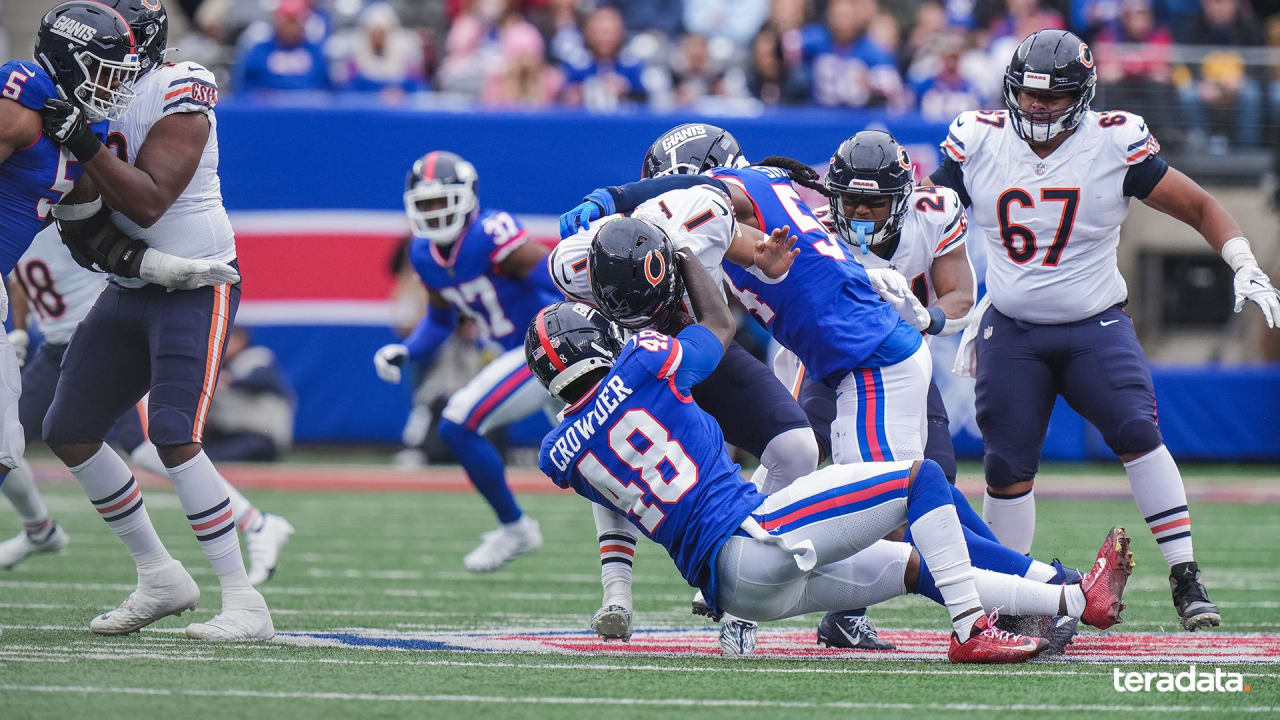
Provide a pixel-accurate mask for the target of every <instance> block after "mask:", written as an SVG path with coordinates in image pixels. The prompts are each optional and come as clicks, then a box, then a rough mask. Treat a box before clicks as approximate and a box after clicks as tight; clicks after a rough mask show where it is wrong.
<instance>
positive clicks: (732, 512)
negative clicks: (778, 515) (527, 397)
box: [538, 325, 765, 606]
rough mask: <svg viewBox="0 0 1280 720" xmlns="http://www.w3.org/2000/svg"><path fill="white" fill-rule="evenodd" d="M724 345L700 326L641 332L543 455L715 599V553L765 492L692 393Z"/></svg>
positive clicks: (555, 476)
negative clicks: (744, 472) (745, 473)
mask: <svg viewBox="0 0 1280 720" xmlns="http://www.w3.org/2000/svg"><path fill="white" fill-rule="evenodd" d="M722 352H723V350H722V348H721V346H720V341H719V340H717V339H716V337H715V336H714V335H713V334H712V333H711V332H710V331H709V330H707V329H706V328H704V327H702V326H701V325H693V326H690V327H688V328H685V330H684V331H683V332H681V333H680V334H679V335H678V336H677V337H669V336H667V335H663V334H661V333H659V332H656V331H653V330H644V331H641V332H640V333H639V334H638V335H635V336H633V337H632V338H631V339H630V340H628V341H627V344H626V345H625V346H624V347H623V349H622V352H621V353H620V354H619V355H618V359H617V361H616V362H615V363H614V366H613V368H612V369H611V370H610V371H609V374H608V375H606V376H605V378H604V379H603V380H601V381H600V384H599V385H597V386H596V388H595V389H594V390H592V391H591V392H589V393H587V394H586V395H585V396H584V397H583V398H582V399H580V400H579V401H578V402H576V403H574V404H573V405H570V406H568V407H566V408H565V410H564V413H563V415H562V418H563V419H562V420H561V421H560V424H559V425H558V426H557V427H556V428H555V429H554V430H552V431H551V433H550V434H548V435H547V436H546V438H545V439H543V441H542V451H541V453H539V456H538V467H539V468H540V469H541V470H542V472H544V473H546V474H547V476H548V477H550V478H551V479H552V481H553V482H555V484H556V485H559V486H560V487H562V488H573V490H574V491H575V492H577V493H578V494H579V495H582V496H583V497H585V498H587V499H588V500H590V501H592V502H594V503H597V504H599V505H603V506H604V507H607V508H609V509H611V510H615V511H617V512H618V513H619V514H622V515H625V516H626V517H627V520H629V521H630V522H631V523H632V524H633V525H635V526H636V528H637V529H639V531H640V532H642V533H644V535H645V537H647V538H649V539H650V540H653V541H655V542H657V543H659V544H660V545H662V547H664V548H666V550H667V553H668V554H669V555H670V556H671V559H672V560H674V561H675V564H676V568H677V569H678V570H679V571H680V574H681V575H682V576H684V579H685V580H687V581H688V582H689V584H690V585H692V586H694V587H696V588H699V589H701V590H702V594H703V596H704V597H705V598H706V600H707V602H708V603H710V604H712V605H713V606H715V603H716V577H715V561H716V554H717V553H718V552H719V551H720V546H721V545H723V544H724V542H725V540H727V539H728V538H729V536H730V535H732V534H733V532H734V530H736V529H737V528H738V526H739V525H741V524H742V521H743V520H745V519H746V518H747V516H748V515H750V514H751V512H752V511H754V510H755V509H756V508H757V507H758V506H759V505H760V503H762V502H764V498H765V496H764V495H761V494H760V493H759V492H758V491H757V490H756V487H755V485H752V484H751V483H750V482H748V481H747V480H745V479H744V478H743V477H742V476H741V475H739V474H738V466H737V465H736V464H734V463H733V462H732V461H731V460H730V459H729V455H728V453H726V452H725V449H724V436H723V435H721V434H720V426H719V425H717V424H716V421H715V420H713V419H712V418H711V416H710V415H708V414H707V413H705V412H703V411H702V410H701V409H700V408H699V407H698V406H697V404H696V403H694V402H693V398H692V397H691V396H690V395H689V388H690V387H691V386H692V385H694V384H696V383H697V382H698V381H700V380H701V379H702V378H703V377H705V376H706V375H707V374H709V373H710V372H711V370H713V369H714V368H715V365H716V363H717V362H719V359H720V355H721V353H722Z"/></svg>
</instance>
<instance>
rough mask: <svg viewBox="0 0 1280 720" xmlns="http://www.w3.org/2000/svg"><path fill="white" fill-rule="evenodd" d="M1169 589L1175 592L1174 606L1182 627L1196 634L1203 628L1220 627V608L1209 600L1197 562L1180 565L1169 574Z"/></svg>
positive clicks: (1174, 567)
mask: <svg viewBox="0 0 1280 720" xmlns="http://www.w3.org/2000/svg"><path fill="white" fill-rule="evenodd" d="M1169 589H1170V590H1171V591H1172V592H1173V606H1174V607H1175V608H1177V610H1178V616H1179V617H1180V618H1181V619H1182V627H1184V628H1186V629H1187V630H1190V631H1191V632H1195V631H1196V630H1198V629H1200V628H1202V627H1218V625H1220V624H1221V623H1222V615H1221V614H1219V612H1218V606H1217V605H1214V604H1213V601H1211V600H1210V599H1209V591H1208V590H1205V587H1204V582H1203V581H1201V580H1200V567H1199V566H1198V565H1196V564H1195V562H1185V563H1178V564H1177V565H1174V566H1173V569H1172V571H1170V573H1169Z"/></svg>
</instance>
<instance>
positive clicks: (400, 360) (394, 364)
mask: <svg viewBox="0 0 1280 720" xmlns="http://www.w3.org/2000/svg"><path fill="white" fill-rule="evenodd" d="M408 359H409V348H407V347H405V346H404V345H401V344H400V343H391V344H390V345H383V346H382V347H380V348H378V352H376V353H374V354H373V367H374V369H375V370H377V371H378V377H380V378H382V380H384V381H385V382H389V383H391V384H392V385H395V384H396V383H399V382H400V366H401V365H404V363H405V361H406V360H408Z"/></svg>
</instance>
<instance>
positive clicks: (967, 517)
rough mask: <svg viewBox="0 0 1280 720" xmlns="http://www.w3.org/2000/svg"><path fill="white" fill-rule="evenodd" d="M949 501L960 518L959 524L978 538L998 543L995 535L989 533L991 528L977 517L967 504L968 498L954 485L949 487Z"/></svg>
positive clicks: (971, 507)
mask: <svg viewBox="0 0 1280 720" xmlns="http://www.w3.org/2000/svg"><path fill="white" fill-rule="evenodd" d="M951 501H952V503H954V504H955V506H956V515H957V516H959V518H960V524H961V525H963V526H965V527H966V528H968V529H969V530H972V531H973V532H974V534H976V535H978V536H979V537H984V538H986V539H988V540H990V541H991V542H997V543H998V542H1000V541H999V540H997V539H996V534H995V533H993V532H991V528H989V527H987V524H986V523H985V522H983V521H982V518H980V517H978V513H976V512H974V510H973V506H972V505H970V504H969V498H967V497H965V496H964V493H962V492H960V488H958V487H956V486H955V485H952V486H951Z"/></svg>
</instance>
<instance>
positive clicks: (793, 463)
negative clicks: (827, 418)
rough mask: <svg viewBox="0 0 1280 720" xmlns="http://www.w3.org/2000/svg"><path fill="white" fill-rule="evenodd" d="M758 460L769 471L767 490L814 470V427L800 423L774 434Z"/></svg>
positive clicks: (816, 455) (816, 460)
mask: <svg viewBox="0 0 1280 720" xmlns="http://www.w3.org/2000/svg"><path fill="white" fill-rule="evenodd" d="M760 464H761V465H763V466H764V467H765V469H766V470H768V472H769V479H768V481H766V486H765V492H766V493H768V492H774V491H776V490H781V489H782V488H784V487H786V486H787V485H790V484H791V483H792V482H794V481H795V480H796V479H797V478H799V477H803V476H805V475H808V474H809V473H811V472H813V471H814V470H817V469H818V442H817V440H815V439H814V435H813V431H812V430H810V429H809V428H807V427H800V428H792V429H790V430H787V431H785V432H781V433H779V434H777V435H775V436H774V438H773V439H772V440H770V441H769V444H768V445H765V447H764V452H762V453H761V454H760Z"/></svg>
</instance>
